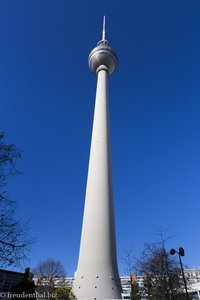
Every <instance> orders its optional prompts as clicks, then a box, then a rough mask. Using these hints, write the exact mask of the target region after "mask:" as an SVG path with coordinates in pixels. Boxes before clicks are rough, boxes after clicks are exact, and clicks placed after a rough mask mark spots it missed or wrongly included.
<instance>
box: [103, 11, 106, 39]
mask: <svg viewBox="0 0 200 300" xmlns="http://www.w3.org/2000/svg"><path fill="white" fill-rule="evenodd" d="M105 39H106V16H103V30H102V40H103V41H105Z"/></svg>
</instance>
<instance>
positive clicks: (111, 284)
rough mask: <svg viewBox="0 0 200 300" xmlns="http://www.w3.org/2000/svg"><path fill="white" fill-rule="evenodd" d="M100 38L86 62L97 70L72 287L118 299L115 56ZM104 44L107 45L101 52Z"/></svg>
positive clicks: (87, 295) (100, 298)
mask: <svg viewBox="0 0 200 300" xmlns="http://www.w3.org/2000/svg"><path fill="white" fill-rule="evenodd" d="M102 42H106V43H108V42H107V41H106V40H102V41H100V43H99V45H98V46H97V47H96V48H95V49H96V50H95V49H94V50H93V51H92V52H91V53H90V56H89V66H90V68H91V70H92V71H93V72H95V73H96V74H97V89H96V100H95V111H94V120H93V131H92V141H91V149H90V159H89V168H88V178H87V188H86V196H85V207H84V217H83V225H82V235H81V244H80V252H79V262H78V268H77V274H76V277H75V282H74V288H73V290H74V294H75V296H76V297H77V299H78V300H83V299H84V300H91V299H96V300H104V299H121V284H120V279H119V274H118V267H117V255H116V240H115V221H114V204H113V191H112V174H111V157H110V136H109V113H108V75H109V74H111V73H112V72H113V71H114V69H115V67H116V64H117V57H116V54H115V53H114V51H113V50H112V49H111V48H110V46H108V45H105V44H102ZM104 46H106V47H107V48H106V50H105V48H104V50H105V51H104V50H103V51H104V52H103V54H102V52H101V50H102V47H104ZM108 47H109V48H108ZM110 49H111V50H110ZM97 57H98V59H97ZM97 61H98V63H97Z"/></svg>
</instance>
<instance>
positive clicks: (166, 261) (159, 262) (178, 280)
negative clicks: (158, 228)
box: [136, 232, 185, 300]
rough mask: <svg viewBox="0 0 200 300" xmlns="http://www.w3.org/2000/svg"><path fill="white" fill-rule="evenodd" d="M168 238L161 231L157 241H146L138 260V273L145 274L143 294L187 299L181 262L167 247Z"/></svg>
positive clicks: (153, 296)
mask: <svg viewBox="0 0 200 300" xmlns="http://www.w3.org/2000/svg"><path fill="white" fill-rule="evenodd" d="M166 241H167V238H166V239H165V238H164V235H163V233H162V232H161V233H160V240H159V241H158V242H157V243H146V244H145V245H144V250H143V253H142V255H141V257H140V258H139V259H138V260H137V263H136V268H137V270H138V273H140V274H141V275H143V276H144V288H143V290H142V293H143V295H146V296H148V299H152V300H154V299H155V300H157V299H159V300H168V299H174V300H175V299H185V298H184V297H185V295H184V284H183V280H182V277H181V276H180V266H179V262H178V260H177V259H176V258H175V257H172V256H171V255H170V254H169V251H167V249H166Z"/></svg>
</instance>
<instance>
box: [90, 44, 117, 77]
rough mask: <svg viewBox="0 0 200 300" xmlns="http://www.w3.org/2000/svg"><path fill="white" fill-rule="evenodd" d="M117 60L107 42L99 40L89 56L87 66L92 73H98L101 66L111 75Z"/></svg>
mask: <svg viewBox="0 0 200 300" xmlns="http://www.w3.org/2000/svg"><path fill="white" fill-rule="evenodd" d="M117 64H118V59H117V55H116V53H115V51H114V50H113V49H112V48H111V47H110V44H109V42H108V41H107V40H101V41H99V42H98V44H97V47H95V48H94V49H93V50H92V51H91V52H90V54H89V57H88V65H89V68H90V70H91V71H92V72H94V73H95V74H96V73H98V71H99V69H101V66H102V67H103V66H105V67H106V69H107V71H108V73H109V74H112V73H113V72H114V70H115V68H116V67H117Z"/></svg>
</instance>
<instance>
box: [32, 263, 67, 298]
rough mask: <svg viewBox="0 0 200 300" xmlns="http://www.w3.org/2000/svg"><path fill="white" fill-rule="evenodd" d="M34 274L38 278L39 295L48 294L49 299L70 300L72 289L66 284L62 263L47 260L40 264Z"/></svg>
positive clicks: (34, 269) (37, 289)
mask: <svg viewBox="0 0 200 300" xmlns="http://www.w3.org/2000/svg"><path fill="white" fill-rule="evenodd" d="M32 272H33V274H34V275H36V276H37V277H38V281H37V288H36V291H37V292H38V293H41V294H43V293H44V294H46V295H45V298H47V299H51V298H54V300H55V297H56V298H57V299H65V300H67V299H69V294H70V287H69V286H68V285H67V283H66V272H65V269H64V267H63V265H62V263H61V262H60V261H58V260H55V259H52V258H47V259H46V260H44V261H41V262H39V263H38V265H37V266H36V267H35V268H33V270H32ZM51 295H54V296H53V297H51Z"/></svg>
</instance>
